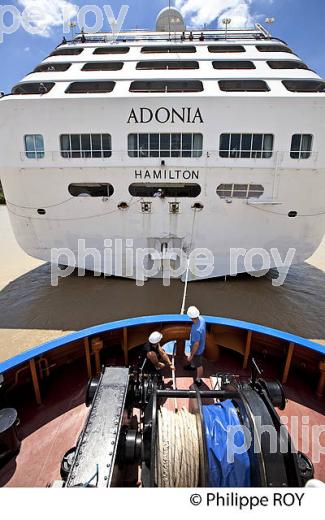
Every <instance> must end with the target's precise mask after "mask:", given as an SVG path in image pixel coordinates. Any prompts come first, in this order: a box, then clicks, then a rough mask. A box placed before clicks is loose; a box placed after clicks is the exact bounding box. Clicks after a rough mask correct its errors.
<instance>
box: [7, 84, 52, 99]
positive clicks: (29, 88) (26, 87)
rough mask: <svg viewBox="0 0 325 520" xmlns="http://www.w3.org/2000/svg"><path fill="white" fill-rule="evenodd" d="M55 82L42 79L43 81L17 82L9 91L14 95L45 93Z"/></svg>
mask: <svg viewBox="0 0 325 520" xmlns="http://www.w3.org/2000/svg"><path fill="white" fill-rule="evenodd" d="M54 85H55V83H53V82H49V81H44V82H38V83H19V84H18V85H16V86H15V87H14V88H13V89H12V91H11V93H12V94H14V95H17V94H19V95H21V96H24V95H28V94H42V95H43V94H47V93H48V92H50V90H52V88H53V87H54Z"/></svg>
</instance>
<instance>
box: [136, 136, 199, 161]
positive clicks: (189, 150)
mask: <svg viewBox="0 0 325 520" xmlns="http://www.w3.org/2000/svg"><path fill="white" fill-rule="evenodd" d="M202 147H203V136H202V134H129V136H128V153H129V157H139V158H140V159H141V158H145V157H201V156H202Z"/></svg>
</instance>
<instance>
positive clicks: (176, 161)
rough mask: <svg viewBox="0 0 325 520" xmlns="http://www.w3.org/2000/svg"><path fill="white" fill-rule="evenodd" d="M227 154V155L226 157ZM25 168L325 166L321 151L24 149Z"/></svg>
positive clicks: (304, 167)
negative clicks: (40, 150) (36, 150)
mask: <svg viewBox="0 0 325 520" xmlns="http://www.w3.org/2000/svg"><path fill="white" fill-rule="evenodd" d="M222 155H223V156H222ZM19 160H20V163H22V167H23V168H35V165H36V164H37V167H41V168H46V167H48V168H53V167H54V166H58V167H60V168H64V167H65V166H66V167H79V166H83V165H87V166H88V167H89V166H94V167H101V166H103V165H105V166H112V167H123V166H137V167H143V168H146V167H147V168H148V167H151V168H158V167H159V168H171V167H184V168H188V167H197V168H198V167H206V168H215V167H217V168H218V167H220V168H237V167H238V168H239V167H240V168H245V167H246V168H258V169H293V170H301V169H309V170H310V169H320V168H324V167H325V156H324V159H321V160H320V154H319V152H310V151H297V152H296V151H294V152H293V151H261V150H234V151H230V152H229V151H222V150H221V151H220V150H192V151H184V150H183V151H182V150H173V151H172V152H171V153H170V151H168V152H167V151H166V152H164V151H160V152H154V151H152V150H151V151H140V152H134V151H129V152H128V151H126V150H120V151H117V150H114V151H108V150H96V151H94V150H92V151H91V150H89V151H87V150H73V151H69V152H68V151H62V152H61V151H49V150H45V151H42V152H20V157H19Z"/></svg>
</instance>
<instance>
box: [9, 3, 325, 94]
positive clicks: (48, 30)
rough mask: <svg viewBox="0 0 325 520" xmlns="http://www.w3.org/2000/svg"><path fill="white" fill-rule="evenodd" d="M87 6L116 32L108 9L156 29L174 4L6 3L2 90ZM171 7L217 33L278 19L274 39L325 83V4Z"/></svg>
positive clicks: (129, 23)
mask: <svg viewBox="0 0 325 520" xmlns="http://www.w3.org/2000/svg"><path fill="white" fill-rule="evenodd" d="M87 5H96V6H97V8H98V11H97V12H98V13H99V14H98V15H97V21H98V22H100V13H103V14H102V18H103V29H102V30H104V31H105V30H110V26H109V23H108V20H107V17H106V14H105V11H104V6H111V9H112V12H113V14H114V16H115V17H116V18H117V17H118V14H119V12H120V9H121V6H122V5H128V6H129V9H128V12H127V15H126V17H125V20H124V23H123V25H122V30H125V29H134V28H141V29H142V28H145V29H154V27H155V21H156V17H157V14H158V13H159V11H160V10H161V9H162V8H164V7H166V6H168V0H124V1H122V2H121V1H118V0H88V1H87V0H81V1H80V0H79V1H76V0H16V1H14V0H0V64H1V68H0V71H1V72H0V74H1V75H0V91H3V92H5V93H8V92H9V91H10V89H11V87H12V86H13V85H14V84H15V83H17V82H18V81H19V80H20V79H21V78H22V77H24V76H25V75H26V74H27V73H29V72H31V71H32V70H33V69H34V68H35V67H36V65H38V64H39V63H40V62H41V61H42V60H43V59H44V58H45V57H46V56H48V54H49V53H50V52H51V51H52V50H53V49H54V48H55V47H56V46H57V45H58V43H60V41H61V40H62V35H63V21H62V18H63V16H62V13H66V14H65V17H66V18H68V17H69V16H70V17H71V19H72V20H76V15H77V14H78V13H79V21H80V9H81V8H84V9H83V11H82V12H85V11H86V9H85V6H87ZM171 5H175V6H176V7H177V8H178V9H179V10H180V11H181V12H182V14H183V15H184V17H185V21H186V24H187V26H188V27H195V28H203V27H204V26H206V27H207V28H208V29H213V28H216V27H218V26H219V25H220V24H221V21H222V19H223V18H224V17H230V18H231V19H232V22H231V27H245V26H246V27H252V26H253V24H254V23H256V22H259V23H263V24H264V21H265V18H266V17H272V18H274V19H275V21H274V24H273V26H272V29H271V32H272V35H273V36H276V37H278V38H281V39H282V40H285V41H286V42H287V43H288V44H289V46H290V47H291V48H292V49H293V50H294V51H295V52H296V53H297V54H298V55H299V56H300V57H301V58H302V59H303V61H305V62H306V63H307V64H308V65H309V66H310V67H311V68H312V69H314V70H316V72H318V73H319V74H320V75H321V76H322V77H324V78H325V38H324V24H325V0H171ZM8 6H9V7H8ZM9 10H11V13H10V12H9ZM107 12H108V13H109V11H107ZM31 19H33V20H34V21H33V23H32V22H31ZM21 20H23V22H24V24H23V25H24V26H25V28H24V26H23V25H22V23H21ZM85 20H86V23H87V25H89V26H91V25H92V24H94V23H95V21H96V20H95V17H94V15H91V14H88V15H87V16H86V18H85ZM14 21H15V22H14ZM14 23H15V25H16V28H15V27H14ZM18 26H20V27H19V28H18ZM7 27H8V28H9V29H7ZM11 27H12V29H11ZM28 27H29V29H30V30H29V31H26V28H27V29H28ZM31 31H32V33H33V34H31ZM9 32H12V33H11V34H7V33H9ZM67 37H68V36H67Z"/></svg>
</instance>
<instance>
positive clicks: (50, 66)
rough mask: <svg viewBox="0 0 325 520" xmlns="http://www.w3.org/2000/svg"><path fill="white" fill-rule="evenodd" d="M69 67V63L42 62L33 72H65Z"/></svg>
mask: <svg viewBox="0 0 325 520" xmlns="http://www.w3.org/2000/svg"><path fill="white" fill-rule="evenodd" d="M70 67H71V63H42V64H41V65H38V67H36V68H35V69H34V70H33V72H65V71H66V70H68V69H69V68H70Z"/></svg>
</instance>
